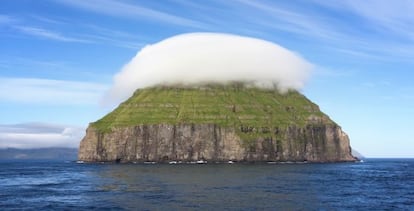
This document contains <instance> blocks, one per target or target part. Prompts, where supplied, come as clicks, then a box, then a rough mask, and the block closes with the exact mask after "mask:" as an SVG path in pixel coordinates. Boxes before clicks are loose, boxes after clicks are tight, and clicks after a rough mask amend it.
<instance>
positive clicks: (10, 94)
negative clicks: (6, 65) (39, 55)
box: [0, 77, 107, 106]
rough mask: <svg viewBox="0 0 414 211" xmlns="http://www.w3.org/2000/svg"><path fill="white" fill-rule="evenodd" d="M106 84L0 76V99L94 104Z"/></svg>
mask: <svg viewBox="0 0 414 211" xmlns="http://www.w3.org/2000/svg"><path fill="white" fill-rule="evenodd" d="M106 90H107V86H106V85H104V84H99V83H89V82H79V81H63V80H50V79H39V78H5V77H0V102H8V103H10V102H14V103H23V104H40V105H72V106H76V105H97V103H98V102H99V100H100V98H101V96H102V95H103V93H104V92H105V91H106Z"/></svg>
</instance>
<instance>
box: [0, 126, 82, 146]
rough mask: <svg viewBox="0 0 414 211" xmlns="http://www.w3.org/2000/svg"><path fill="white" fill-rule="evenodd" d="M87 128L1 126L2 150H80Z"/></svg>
mask: <svg viewBox="0 0 414 211" xmlns="http://www.w3.org/2000/svg"><path fill="white" fill-rule="evenodd" d="M84 135H85V128H82V127H77V126H67V125H55V124H45V123H25V124H15V125H0V149H4V148H16V149H37V148H50V147H65V148H78V147H79V142H80V140H82V138H83V136H84Z"/></svg>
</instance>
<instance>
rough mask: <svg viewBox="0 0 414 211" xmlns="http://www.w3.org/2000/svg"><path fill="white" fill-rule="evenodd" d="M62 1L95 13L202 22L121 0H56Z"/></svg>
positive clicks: (183, 23) (180, 22)
mask: <svg viewBox="0 0 414 211" xmlns="http://www.w3.org/2000/svg"><path fill="white" fill-rule="evenodd" d="M58 2H60V3H64V4H66V5H68V6H73V7H77V8H81V9H85V10H89V11H93V12H96V13H101V14H106V15H111V16H116V17H124V18H132V19H145V20H149V21H158V22H164V23H169V24H175V25H180V26H188V27H195V28H200V27H203V26H204V24H203V23H201V22H198V21H195V20H192V19H188V18H184V17H180V16H177V15H173V14H170V13H167V12H162V11H159V10H155V9H150V8H147V7H144V6H139V5H135V4H130V3H127V2H123V1H113V0H89V1H83V0H61V1H58Z"/></svg>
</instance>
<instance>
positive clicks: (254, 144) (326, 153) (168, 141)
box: [78, 124, 355, 162]
mask: <svg viewBox="0 0 414 211" xmlns="http://www.w3.org/2000/svg"><path fill="white" fill-rule="evenodd" d="M258 131H259V130H256V129H255V128H253V130H245V129H243V128H229V127H220V126H217V125H215V124H182V125H170V124H154V125H137V126H133V127H122V128H113V129H112V131H111V132H99V131H98V130H96V129H95V128H94V127H89V128H88V129H87V132H86V136H85V137H84V139H83V140H82V141H81V143H80V148H79V155H78V159H79V160H82V161H86V162H99V161H105V162H145V161H155V162H167V161H197V160H207V161H228V160H232V161H252V162H255V161H258V162H260V161H309V162H342V161H354V160H355V158H354V157H353V156H352V155H351V148H350V144H349V139H348V136H347V135H346V134H345V133H344V132H343V131H342V130H341V128H340V127H339V126H337V125H334V124H308V125H306V126H305V127H299V126H295V125H292V126H289V127H287V128H283V129H281V128H271V129H267V130H266V131H260V132H261V133H263V134H262V135H259V136H257V135H256V137H259V138H254V139H248V138H244V139H242V138H241V137H242V136H241V135H240V134H243V133H251V132H255V133H257V132H258Z"/></svg>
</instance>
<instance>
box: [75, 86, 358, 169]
mask: <svg viewBox="0 0 414 211" xmlns="http://www.w3.org/2000/svg"><path fill="white" fill-rule="evenodd" d="M78 159H79V160H82V161H85V162H148V161H151V162H169V161H183V162H191V161H198V160H205V161H209V162H227V161H229V160H231V161H239V162H243V161H244V162H269V161H275V162H278V161H293V162H302V161H307V162H346V161H355V160H356V158H355V157H353V156H352V154H351V147H350V142H349V138H348V136H347V135H346V134H345V133H344V132H343V131H342V130H341V127H340V126H338V125H337V124H336V123H335V122H333V121H332V120H330V119H329V117H328V116H327V115H325V114H323V113H322V112H321V111H320V110H319V107H318V106H317V105H315V104H314V103H312V102H311V101H309V100H308V99H306V97H304V96H303V95H301V94H300V93H298V92H297V91H289V92H286V93H280V92H279V91H278V90H276V89H259V88H255V87H248V86H245V85H243V84H230V85H206V86H200V87H153V88H147V89H141V90H137V91H136V92H135V93H134V95H133V96H132V97H131V98H130V99H128V100H127V101H125V102H124V103H122V104H121V105H120V106H119V107H118V108H116V109H115V110H114V111H113V112H111V113H109V114H108V115H106V116H105V117H104V118H102V119H101V120H99V121H97V122H94V123H91V124H90V125H89V127H88V129H87V131H86V136H85V137H84V138H83V140H82V141H81V143H80V148H79V155H78Z"/></svg>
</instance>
